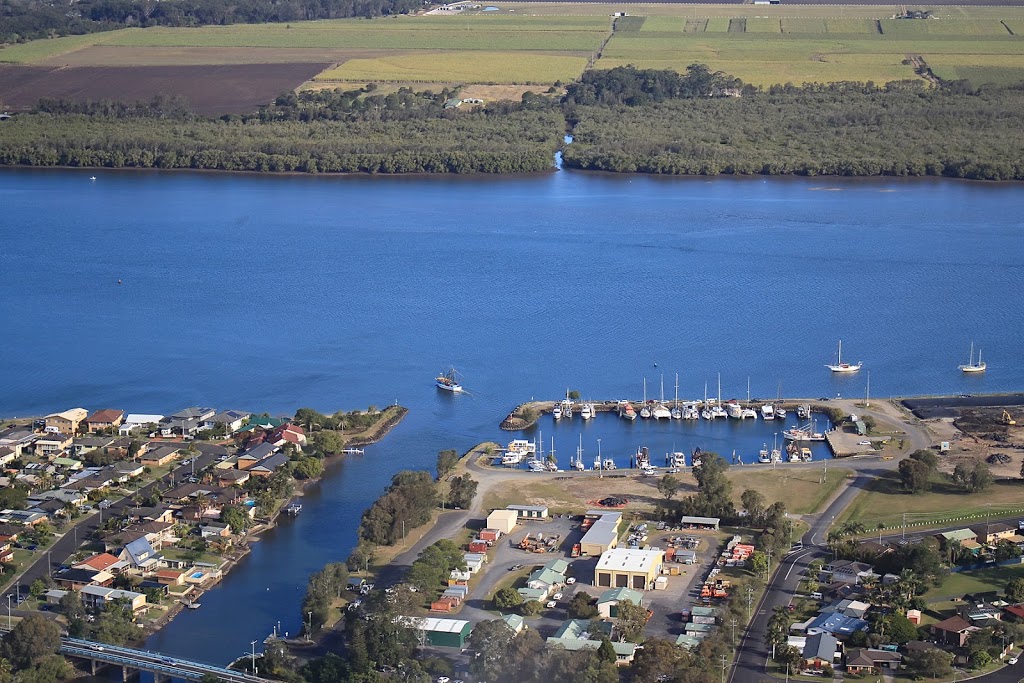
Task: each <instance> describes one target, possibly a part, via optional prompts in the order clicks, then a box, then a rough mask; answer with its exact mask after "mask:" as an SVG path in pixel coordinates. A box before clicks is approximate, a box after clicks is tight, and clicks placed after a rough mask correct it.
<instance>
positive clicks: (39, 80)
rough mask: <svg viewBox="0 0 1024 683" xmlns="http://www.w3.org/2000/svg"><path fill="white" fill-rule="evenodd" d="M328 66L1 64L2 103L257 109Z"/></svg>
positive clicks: (208, 111) (212, 112)
mask: <svg viewBox="0 0 1024 683" xmlns="http://www.w3.org/2000/svg"><path fill="white" fill-rule="evenodd" d="M327 66H329V64H326V63H319V64H310V63H304V64H303V63H299V64H222V65H212V66H211V65H206V66H81V67H74V66H69V67H42V66H7V65H0V100H2V101H0V105H2V106H4V107H8V108H14V109H27V108H29V107H32V106H33V105H34V104H35V103H36V102H37V101H38V100H39V98H41V97H51V98H66V99H75V100H102V99H109V100H120V101H122V102H136V101H139V100H149V99H152V98H153V96H155V95H160V94H165V95H181V96H183V97H185V98H187V99H188V101H189V102H190V103H191V104H192V108H193V109H194V110H195V111H196V113H199V114H203V115H206V116H220V115H222V114H241V113H245V112H250V111H255V110H256V109H258V108H259V107H260V105H263V104H267V103H268V102H270V101H272V100H273V99H274V98H275V97H277V96H278V95H279V94H281V93H282V92H287V91H290V90H294V89H295V88H297V87H298V86H299V85H301V84H302V83H304V82H305V81H307V80H309V79H311V78H312V77H313V76H315V75H316V74H318V73H319V72H321V71H323V70H324V69H325V68H326V67H327Z"/></svg>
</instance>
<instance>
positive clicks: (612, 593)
mask: <svg viewBox="0 0 1024 683" xmlns="http://www.w3.org/2000/svg"><path fill="white" fill-rule="evenodd" d="M623 600H629V601H630V602H632V603H633V604H634V605H642V604H643V602H644V594H643V593H641V592H640V591H636V590H633V589H632V588H612V589H611V590H607V591H605V592H604V593H602V594H601V597H599V598H598V599H597V612H598V614H600V615H601V616H602V617H604V618H605V619H614V618H616V617H618V616H619V603H620V602H622V601H623Z"/></svg>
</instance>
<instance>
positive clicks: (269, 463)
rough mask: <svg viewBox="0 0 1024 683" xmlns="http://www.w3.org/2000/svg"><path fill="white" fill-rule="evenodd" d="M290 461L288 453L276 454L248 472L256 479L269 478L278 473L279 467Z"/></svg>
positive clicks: (261, 461)
mask: <svg viewBox="0 0 1024 683" xmlns="http://www.w3.org/2000/svg"><path fill="white" fill-rule="evenodd" d="M288 460H289V458H288V454H287V453H275V454H273V455H271V456H270V457H267V458H264V459H263V460H260V461H259V462H258V463H256V464H255V465H253V466H252V467H250V468H249V469H248V470H246V471H247V472H249V474H251V475H252V476H254V477H269V476H270V475H272V474H273V473H274V472H276V471H277V469H278V468H279V467H281V466H282V465H284V464H286V463H287V462H288Z"/></svg>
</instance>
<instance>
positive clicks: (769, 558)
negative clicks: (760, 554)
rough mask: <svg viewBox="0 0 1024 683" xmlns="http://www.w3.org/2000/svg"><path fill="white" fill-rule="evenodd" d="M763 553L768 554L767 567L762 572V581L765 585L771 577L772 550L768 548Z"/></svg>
mask: <svg viewBox="0 0 1024 683" xmlns="http://www.w3.org/2000/svg"><path fill="white" fill-rule="evenodd" d="M765 552H767V553H768V567H767V569H765V572H764V580H765V583H767V582H768V579H769V578H771V575H772V549H771V548H768V549H767V550H766V551H765Z"/></svg>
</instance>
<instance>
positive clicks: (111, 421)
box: [85, 408, 124, 434]
mask: <svg viewBox="0 0 1024 683" xmlns="http://www.w3.org/2000/svg"><path fill="white" fill-rule="evenodd" d="M122 422H124V411H123V410H114V409H113V408H104V409H103V410H97V411H96V412H95V413H93V414H92V415H90V416H89V417H87V418H85V430H86V431H87V432H89V433H90V434H92V433H95V432H98V431H100V430H103V429H109V430H111V431H113V430H114V429H117V428H118V427H120V426H121V423H122Z"/></svg>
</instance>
